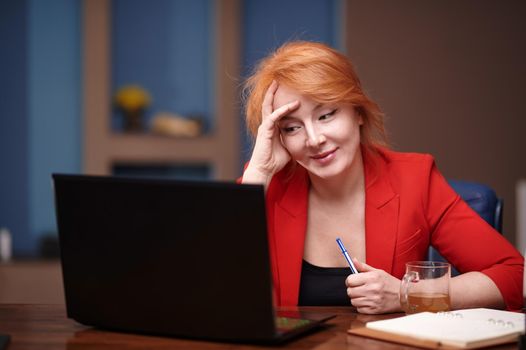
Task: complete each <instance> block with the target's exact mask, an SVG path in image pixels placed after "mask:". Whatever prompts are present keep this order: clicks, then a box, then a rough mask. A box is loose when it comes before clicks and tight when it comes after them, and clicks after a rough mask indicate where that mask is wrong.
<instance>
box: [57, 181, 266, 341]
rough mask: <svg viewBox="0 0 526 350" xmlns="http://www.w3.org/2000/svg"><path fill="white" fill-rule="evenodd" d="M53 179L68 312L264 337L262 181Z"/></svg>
mask: <svg viewBox="0 0 526 350" xmlns="http://www.w3.org/2000/svg"><path fill="white" fill-rule="evenodd" d="M53 179H54V186H55V188H54V190H55V201H56V212H57V222H58V230H59V240H60V248H61V258H62V268H63V278H64V287H65V295H66V306H67V312H68V316H69V317H71V318H73V319H75V320H77V321H78V322H81V323H84V324H88V325H94V326H99V327H106V328H112V329H117V330H125V331H138V332H149V333H150V332H151V333H161V334H173V335H181V336H188V337H198V338H210V339H237V340H243V339H247V340H258V339H267V338H271V337H273V336H274V334H275V326H274V313H273V305H272V291H271V275H270V269H269V256H268V243H267V228H266V218H265V203H264V192H263V187H262V186H259V185H239V184H234V183H217V182H189V181H170V180H153V179H127V178H117V177H95V176H77V175H57V174H55V175H53Z"/></svg>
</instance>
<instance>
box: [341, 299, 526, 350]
mask: <svg viewBox="0 0 526 350" xmlns="http://www.w3.org/2000/svg"><path fill="white" fill-rule="evenodd" d="M524 322H525V318H524V314H523V313H516V312H510V311H501V310H493V309H484V308H479V309H465V310H457V311H450V312H439V313H431V312H421V313H418V314H413V315H407V316H402V317H398V318H392V319H388V320H381V321H373V322H367V324H366V325H365V327H358V328H352V329H349V331H348V332H349V333H350V334H355V335H360V336H365V337H369V338H375V339H381V340H386V341H390V342H395V343H401V344H407V345H412V346H418V347H423V348H429V349H448V348H450V349H456V348H460V349H476V348H481V347H486V346H491V345H497V344H506V343H512V342H517V341H518V338H519V336H520V335H521V334H524V328H525V327H524Z"/></svg>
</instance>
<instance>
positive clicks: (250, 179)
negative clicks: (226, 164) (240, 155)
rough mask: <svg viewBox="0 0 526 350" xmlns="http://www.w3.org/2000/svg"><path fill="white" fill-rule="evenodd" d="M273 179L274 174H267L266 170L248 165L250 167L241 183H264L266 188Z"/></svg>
mask: <svg viewBox="0 0 526 350" xmlns="http://www.w3.org/2000/svg"><path fill="white" fill-rule="evenodd" d="M271 179H272V175H270V174H266V173H264V172H261V171H259V170H258V169H255V168H252V167H250V166H248V168H247V169H246V170H245V172H244V173H243V178H242V180H241V183H243V184H259V185H264V186H265V188H267V186H268V184H269V183H270V180H271Z"/></svg>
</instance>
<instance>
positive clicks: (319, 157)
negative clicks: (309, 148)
mask: <svg viewBox="0 0 526 350" xmlns="http://www.w3.org/2000/svg"><path fill="white" fill-rule="evenodd" d="M337 150H338V149H337V148H335V149H333V150H330V151H327V152H322V153H318V154H316V155H314V156H312V157H311V158H312V159H314V160H315V161H316V162H318V163H321V164H325V163H328V162H330V161H331V160H332V159H333V158H334V157H335V153H336V151H337Z"/></svg>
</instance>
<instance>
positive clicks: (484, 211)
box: [427, 180, 503, 276]
mask: <svg viewBox="0 0 526 350" xmlns="http://www.w3.org/2000/svg"><path fill="white" fill-rule="evenodd" d="M449 184H450V185H451V187H452V188H453V189H454V190H455V191H456V192H457V193H458V194H459V195H460V197H461V198H462V199H463V200H464V201H465V202H466V203H467V204H468V205H469V206H470V207H471V209H473V210H474V211H476V212H477V213H478V214H479V215H480V216H481V217H482V218H483V219H484V220H486V222H487V223H488V224H490V225H491V226H493V227H494V228H495V229H496V230H497V231H499V232H501V233H502V210H503V202H502V199H500V198H498V197H497V195H496V194H495V191H493V190H492V189H491V188H490V187H489V186H486V185H483V184H480V183H476V182H469V181H460V180H449ZM427 258H428V260H433V261H446V259H444V258H443V257H442V256H441V255H440V254H439V253H438V252H437V251H436V250H435V248H433V247H431V246H430V247H429V252H428V257H427ZM451 274H452V275H453V276H456V275H458V271H457V270H456V268H455V267H454V266H453V267H452V269H451Z"/></svg>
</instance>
